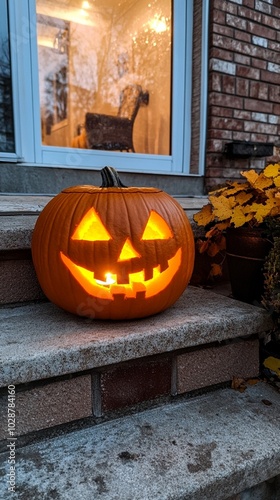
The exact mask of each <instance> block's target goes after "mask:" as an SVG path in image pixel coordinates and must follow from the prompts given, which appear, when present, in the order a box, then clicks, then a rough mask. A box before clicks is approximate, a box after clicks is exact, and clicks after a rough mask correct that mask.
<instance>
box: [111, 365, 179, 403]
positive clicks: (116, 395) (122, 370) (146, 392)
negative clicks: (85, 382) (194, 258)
mask: <svg viewBox="0 0 280 500" xmlns="http://www.w3.org/2000/svg"><path fill="white" fill-rule="evenodd" d="M171 366H172V365H171V358H169V357H168V358H161V359H158V360H152V361H151V360H144V361H135V362H133V363H129V364H125V365H123V366H116V367H115V368H111V369H108V370H106V371H104V372H102V373H101V401H102V410H103V411H105V412H106V411H112V410H117V409H120V408H125V407H128V406H132V405H135V404H137V403H141V402H144V401H149V400H153V399H155V398H157V397H159V396H163V395H166V394H170V392H171Z"/></svg>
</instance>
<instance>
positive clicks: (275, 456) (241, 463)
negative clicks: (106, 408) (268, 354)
mask: <svg viewBox="0 0 280 500" xmlns="http://www.w3.org/2000/svg"><path fill="white" fill-rule="evenodd" d="M279 412H280V396H279V393H278V392H276V391H275V389H273V388H271V387H270V386H268V385H267V384H265V383H264V382H260V383H258V384H257V385H255V386H251V387H248V388H247V390H246V391H245V392H244V393H240V392H237V391H234V390H231V389H223V390H218V391H215V392H213V393H210V394H207V395H204V396H200V397H198V398H194V399H191V400H188V401H183V402H175V403H172V404H167V405H165V406H160V407H157V408H154V409H151V410H146V411H144V412H142V413H138V414H134V415H130V416H127V417H123V418H121V419H117V420H113V421H110V422H106V423H103V424H99V425H97V426H94V427H90V428H87V429H82V430H78V431H74V432H72V433H69V434H66V435H61V436H58V437H54V438H51V439H45V440H42V441H41V442H37V443H36V444H33V445H28V446H26V447H24V448H21V449H20V448H18V449H17V447H16V442H15V443H14V444H15V470H16V480H15V489H14V491H15V492H14V493H13V498H14V499H15V500H20V499H21V498H42V499H43V498H63V500H72V499H73V498H75V499H76V500H84V499H85V498H94V499H98V500H99V499H100V500H103V499H104V500H115V499H117V498H118V499H119V498H121V499H122V500H131V499H132V498H133V500H182V499H183V498H188V500H201V499H203V500H208V499H209V500H212V499H213V498H215V499H216V500H225V499H228V498H229V497H232V496H233V495H237V494H239V493H241V492H243V491H244V490H246V489H248V488H252V487H254V486H256V485H260V484H261V483H264V482H265V481H267V480H269V479H271V478H274V477H276V476H279V473H280V434H279ZM9 444H10V442H9ZM10 450H11V449H10V448H9V449H8V450H7V453H4V454H2V455H1V457H0V462H1V463H0V475H2V477H3V480H2V481H1V482H0V497H1V498H7V496H8V487H9V475H8V459H9V453H10V454H11V451H10ZM278 479H279V478H278ZM277 484H278V485H279V481H278V483H277ZM271 485H272V483H271V484H270V485H267V488H268V489H266V493H265V494H264V496H258V498H260V499H262V500H264V499H267V498H270V499H271V500H272V499H273V500H277V499H279V495H278V493H277V491H276V492H275V495H273V494H271V495H270V494H269V495H268V494H267V492H268V491H271V489H270V488H272V486H271ZM276 488H277V486H276ZM262 491H264V488H262ZM277 495H278V496H277ZM238 498H243V496H242V495H241V496H240V497H239V496H238ZM244 498H245V497H244ZM248 498H252V499H253V498H255V497H254V496H253V495H252V496H251V497H250V496H249V495H248V494H247V496H246V499H248Z"/></svg>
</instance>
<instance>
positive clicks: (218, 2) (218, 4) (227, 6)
mask: <svg viewBox="0 0 280 500" xmlns="http://www.w3.org/2000/svg"><path fill="white" fill-rule="evenodd" d="M214 8H215V9H220V10H223V11H225V12H229V13H231V14H237V5H236V4H235V3H232V2H230V1H227V2H225V1H224V0H214Z"/></svg>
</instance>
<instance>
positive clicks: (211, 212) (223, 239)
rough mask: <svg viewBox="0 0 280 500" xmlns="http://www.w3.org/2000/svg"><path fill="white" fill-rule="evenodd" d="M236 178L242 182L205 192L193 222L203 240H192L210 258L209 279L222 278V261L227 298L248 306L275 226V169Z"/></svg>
mask: <svg viewBox="0 0 280 500" xmlns="http://www.w3.org/2000/svg"><path fill="white" fill-rule="evenodd" d="M241 175H242V176H243V177H244V181H243V180H241V181H228V182H227V183H226V185H225V187H222V188H220V189H216V190H215V191H212V192H210V193H209V195H208V199H209V203H208V204H206V205H205V206H204V207H203V208H202V209H201V210H200V211H199V212H197V213H196V214H195V215H194V220H195V222H196V223H197V224H198V225H199V226H204V228H205V237H204V238H199V239H198V240H197V248H198V251H199V252H200V253H203V252H207V253H208V255H210V256H211V257H215V259H216V262H215V263H214V262H213V264H212V268H211V275H212V276H217V275H220V274H222V267H223V263H224V261H225V259H226V261H227V264H228V270H229V277H230V281H231V288H232V294H233V296H234V297H235V298H238V299H240V300H244V301H246V302H251V303H253V302H255V301H258V302H260V301H261V300H262V294H263V279H264V269H263V266H264V260H265V258H266V256H267V255H268V253H269V251H270V249H271V248H272V246H273V234H274V228H275V227H276V224H278V225H279V224H280V222H279V221H280V164H271V165H268V166H267V167H265V168H264V169H263V170H262V171H261V172H259V173H257V172H256V171H255V170H248V171H245V172H241ZM218 255H220V256H221V260H220V262H217V256H218Z"/></svg>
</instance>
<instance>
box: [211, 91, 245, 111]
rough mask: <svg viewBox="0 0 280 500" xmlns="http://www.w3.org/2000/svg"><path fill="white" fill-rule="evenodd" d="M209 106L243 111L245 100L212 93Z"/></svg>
mask: <svg viewBox="0 0 280 500" xmlns="http://www.w3.org/2000/svg"><path fill="white" fill-rule="evenodd" d="M209 104H210V105H211V104H212V105H214V106H224V107H225V108H234V109H242V108H243V99H242V98H241V97H237V96H233V95H227V94H222V93H220V94H218V93H217V92H210V94H209Z"/></svg>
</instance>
